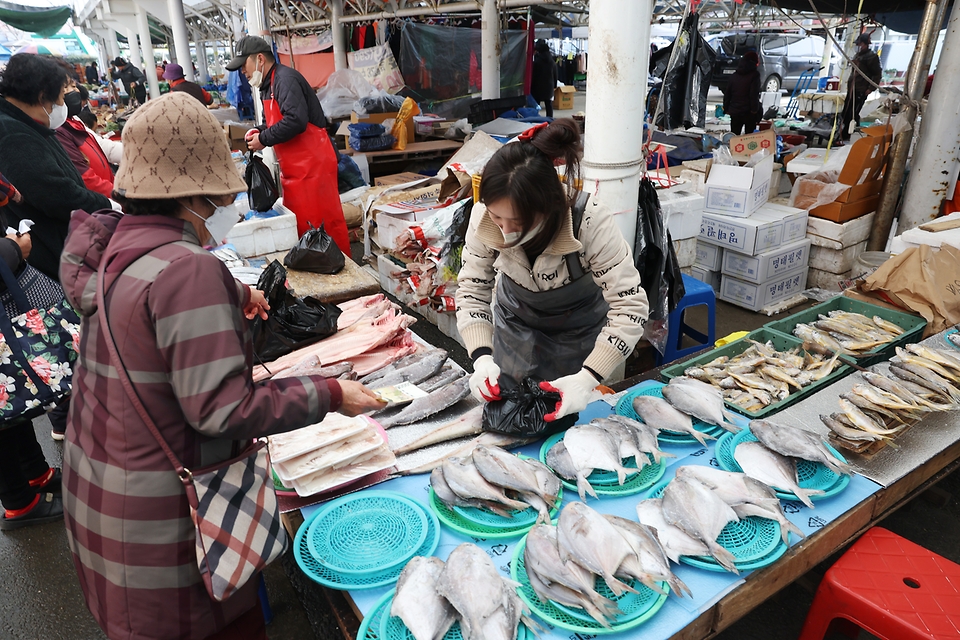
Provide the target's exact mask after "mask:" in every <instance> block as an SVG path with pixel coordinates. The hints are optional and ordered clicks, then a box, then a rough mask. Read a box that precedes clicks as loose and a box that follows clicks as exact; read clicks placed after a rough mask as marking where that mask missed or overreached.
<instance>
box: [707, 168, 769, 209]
mask: <svg viewBox="0 0 960 640" xmlns="http://www.w3.org/2000/svg"><path fill="white" fill-rule="evenodd" d="M772 174H773V156H767V157H766V158H764V159H763V160H761V161H760V162H758V163H757V165H756V166H755V167H732V166H728V165H719V164H714V165H713V167H711V169H710V176H709V177H708V178H707V185H706V191H705V196H704V197H705V199H706V201H705V203H704V206H703V208H704V211H708V212H710V213H720V214H724V215H728V216H736V217H741V218H745V217H747V216H749V215H750V214H751V213H753V212H754V211H756V210H757V208H759V207H760V205H762V204H764V203H766V201H767V198H768V195H769V191H770V179H771V177H772Z"/></svg>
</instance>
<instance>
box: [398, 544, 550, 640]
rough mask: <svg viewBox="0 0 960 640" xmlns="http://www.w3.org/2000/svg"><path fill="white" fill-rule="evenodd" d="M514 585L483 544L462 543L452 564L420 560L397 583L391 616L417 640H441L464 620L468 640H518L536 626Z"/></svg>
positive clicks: (414, 559) (407, 569) (412, 561)
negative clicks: (521, 633)
mask: <svg viewBox="0 0 960 640" xmlns="http://www.w3.org/2000/svg"><path fill="white" fill-rule="evenodd" d="M529 613H530V612H529V610H528V609H527V606H526V605H525V604H524V603H523V600H521V599H520V596H518V595H517V592H516V590H515V589H514V585H513V583H511V582H509V581H508V580H506V579H505V578H503V577H501V576H500V574H499V573H498V572H497V568H496V567H495V566H494V565H493V561H491V560H490V557H489V556H488V555H487V554H486V552H484V551H483V550H482V549H480V548H479V547H478V546H476V545H474V544H470V543H464V544H461V545H460V546H459V547H457V548H456V549H454V550H453V552H452V553H451V554H450V557H449V558H447V561H446V562H444V561H443V560H440V559H439V558H433V557H430V558H425V557H422V556H418V557H416V558H413V559H411V560H410V562H408V563H407V565H406V566H405V567H404V568H403V571H402V572H401V573H400V578H399V579H398V580H397V591H396V594H395V595H394V597H393V602H392V604H391V606H390V615H391V616H395V617H398V618H400V619H401V620H402V621H403V623H404V625H406V627H407V629H408V630H409V631H410V633H411V635H413V637H414V638H415V639H416V640H440V638H442V637H443V636H444V635H445V634H446V633H447V631H449V629H450V627H452V626H453V624H454V623H455V622H457V621H459V622H460V632H461V635H462V636H463V638H464V640H516V638H517V631H518V629H519V627H520V623H521V622H523V623H524V624H526V625H527V626H528V627H533V626H534V624H535V623H534V622H533V621H532V620H530V619H529V618H527V615H528V614H529Z"/></svg>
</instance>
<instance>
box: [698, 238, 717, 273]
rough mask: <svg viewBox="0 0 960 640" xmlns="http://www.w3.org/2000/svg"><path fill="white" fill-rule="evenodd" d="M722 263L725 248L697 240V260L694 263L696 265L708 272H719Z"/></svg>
mask: <svg viewBox="0 0 960 640" xmlns="http://www.w3.org/2000/svg"><path fill="white" fill-rule="evenodd" d="M722 261H723V247H718V246H717V245H715V244H710V243H709V242H703V241H702V240H697V260H696V262H694V264H695V265H697V266H698V267H702V268H703V269H705V270H707V271H719V270H720V265H721V263H722Z"/></svg>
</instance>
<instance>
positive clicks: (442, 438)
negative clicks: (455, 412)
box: [393, 406, 483, 456]
mask: <svg viewBox="0 0 960 640" xmlns="http://www.w3.org/2000/svg"><path fill="white" fill-rule="evenodd" d="M482 417H483V406H477V407H474V408H473V409H471V410H470V411H467V412H466V413H465V414H463V415H462V416H460V417H459V418H457V419H456V420H452V421H450V422H448V423H446V424H444V425H441V426H439V427H437V428H436V429H434V430H433V431H431V432H430V433H427V434H425V435H423V436H421V437H420V438H417V439H416V440H414V441H413V442H408V443H407V444H405V445H403V446H401V447H397V448H396V449H394V450H393V452H394V453H395V454H397V455H398V456H399V455H402V454H405V453H410V452H411V451H417V450H418V449H423V448H425V447H429V446H431V445H434V444H438V443H440V442H447V441H448V440H456V439H457V438H464V437H466V436H472V435H476V434H478V433H480V430H481V427H482V425H481V418H482Z"/></svg>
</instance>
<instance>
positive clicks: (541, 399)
mask: <svg viewBox="0 0 960 640" xmlns="http://www.w3.org/2000/svg"><path fill="white" fill-rule="evenodd" d="M500 397H501V398H502V399H501V400H497V401H494V402H488V403H487V404H486V405H484V407H483V417H482V419H481V425H482V428H483V430H484V431H494V432H496V433H506V434H510V435H515V436H524V437H527V436H543V435H548V434H551V433H555V432H557V431H562V430H564V429H568V428H570V427H572V426H573V425H574V424H576V422H577V417H578V416H579V414H576V413H574V414H571V415H569V416H566V417H564V418H561V419H559V420H557V421H555V422H546V421H544V419H543V416H545V415H547V414H548V413H553V412H554V411H555V410H556V408H557V403H558V402H560V394H559V393H554V392H552V391H544V390H543V389H541V388H540V381H539V380H537V379H535V378H524V380H523V382H522V383H520V385H518V386H516V387H514V388H509V389H502V390H501V392H500Z"/></svg>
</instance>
